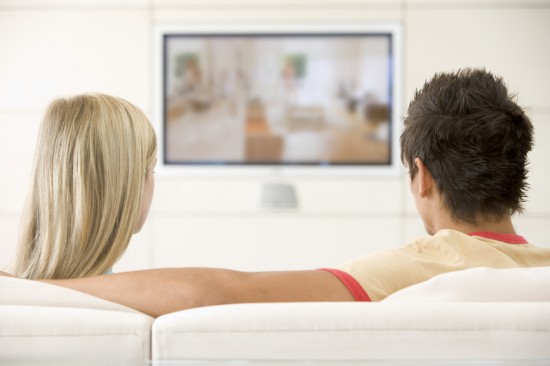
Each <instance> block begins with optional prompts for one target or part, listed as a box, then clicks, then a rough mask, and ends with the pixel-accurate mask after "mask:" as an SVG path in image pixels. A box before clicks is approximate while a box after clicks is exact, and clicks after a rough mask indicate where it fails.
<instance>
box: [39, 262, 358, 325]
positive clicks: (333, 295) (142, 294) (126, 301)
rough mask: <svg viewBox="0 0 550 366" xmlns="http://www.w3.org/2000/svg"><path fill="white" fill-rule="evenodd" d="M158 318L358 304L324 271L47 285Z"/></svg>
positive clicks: (158, 273) (165, 274) (195, 272)
mask: <svg viewBox="0 0 550 366" xmlns="http://www.w3.org/2000/svg"><path fill="white" fill-rule="evenodd" d="M42 281H43V282H47V283H50V284H54V285H59V286H63V287H68V288H71V289H74V290H78V291H81V292H85V293H88V294H91V295H94V296H97V297H100V298H103V299H106V300H109V301H113V302H116V303H119V304H122V305H126V306H129V307H131V308H134V309H136V310H139V311H141V312H143V313H146V314H149V315H151V316H154V317H157V316H160V315H163V314H167V313H171V312H174V311H178V310H183V309H189V308H194V307H200V306H209V305H220V304H232V303H254V302H296V301H353V297H352V295H351V294H350V293H349V292H348V290H347V289H346V287H345V286H344V285H343V284H342V283H341V282H340V280H338V279H337V278H336V277H334V276H333V275H332V274H330V273H328V272H325V271H317V270H315V271H286V272H238V271H232V270H225V269H212V268H169V269H155V270H144V271H136V272H124V273H118V274H112V275H103V276H96V277H88V278H79V279H70V280H42Z"/></svg>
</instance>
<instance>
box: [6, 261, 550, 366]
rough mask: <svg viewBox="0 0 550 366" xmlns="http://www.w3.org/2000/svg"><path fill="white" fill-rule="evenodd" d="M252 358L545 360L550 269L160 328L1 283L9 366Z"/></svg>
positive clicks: (189, 317)
mask: <svg viewBox="0 0 550 366" xmlns="http://www.w3.org/2000/svg"><path fill="white" fill-rule="evenodd" d="M255 360H256V361H258V360H261V361H262V362H264V364H268V363H270V362H271V363H275V364H276V363H277V362H280V361H281V362H282V361H285V362H288V361H296V362H298V363H303V362H308V363H309V362H315V361H319V363H323V364H333V363H334V364H336V363H338V362H344V363H345V362H347V361H352V362H350V363H353V362H357V361H372V362H377V361H384V362H386V361H400V362H404V361H407V362H411V361H413V362H414V361H416V362H420V364H422V363H423V362H425V363H430V362H435V361H455V362H456V361H457V360H458V361H465V362H468V363H472V362H481V363H484V362H485V363H486V362H489V361H491V362H492V361H503V362H509V361H517V362H519V363H520V364H531V363H534V362H537V363H545V362H550V267H539V268H511V269H489V268H476V269H470V270H464V271H459V272H453V273H447V274H443V275H439V276H436V277H434V278H432V279H431V280H428V281H426V282H423V283H420V284H417V285H414V286H411V287H409V288H406V289H403V290H401V291H399V292H397V293H395V294H393V295H391V296H389V297H388V298H386V299H384V300H383V301H381V302H377V303H368V302H367V303H359V302H336V303H329V302H326V303H324V302H319V303H261V304H234V305H220V306H210V307H202V308H195V309H189V310H182V311H178V312H175V313H171V314H167V315H164V316H161V317H159V318H156V319H155V318H152V317H150V316H148V315H146V314H143V313H140V312H138V311H135V310H133V309H129V308H127V307H124V306H121V305H118V304H115V303H111V302H108V301H104V300H102V299H99V298H96V297H93V296H90V295H87V294H84V293H80V292H77V291H73V290H69V289H66V288H62V287H58V286H53V285H48V284H44V283H40V282H35V281H29V280H23V279H17V278H11V277H0V364H2V365H4V364H10V363H15V364H21V363H30V364H32V363H34V362H37V363H39V364H44V363H47V364H50V363H51V364H74V365H76V364H90V365H108V364H113V365H126V364H132V365H136V364H151V363H153V364H155V363H158V364H164V361H166V362H167V363H168V364H170V363H172V362H175V361H181V362H184V363H187V362H193V361H197V362H198V363H199V364H201V363H205V362H206V363H207V364H208V363H209V362H222V361H223V362H225V361H248V362H252V364H254V361H255ZM262 362H260V363H259V364H262ZM313 364H314V363H313Z"/></svg>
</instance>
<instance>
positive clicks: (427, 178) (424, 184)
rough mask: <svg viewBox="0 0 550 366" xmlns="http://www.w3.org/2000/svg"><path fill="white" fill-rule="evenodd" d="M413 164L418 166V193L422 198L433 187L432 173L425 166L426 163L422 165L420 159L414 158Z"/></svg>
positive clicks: (428, 193) (427, 194)
mask: <svg viewBox="0 0 550 366" xmlns="http://www.w3.org/2000/svg"><path fill="white" fill-rule="evenodd" d="M414 164H415V165H416V167H417V168H418V172H417V173H416V174H417V175H418V177H417V179H418V194H419V195H420V197H423V198H424V197H428V196H429V195H430V193H431V192H432V190H433V187H434V179H433V177H432V174H431V173H430V171H429V170H428V168H426V165H424V162H423V161H422V159H420V158H416V159H414Z"/></svg>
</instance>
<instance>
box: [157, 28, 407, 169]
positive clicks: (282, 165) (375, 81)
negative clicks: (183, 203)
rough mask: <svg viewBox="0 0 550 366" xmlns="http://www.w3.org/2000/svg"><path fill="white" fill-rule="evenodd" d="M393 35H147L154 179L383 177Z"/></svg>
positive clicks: (287, 31)
mask: <svg viewBox="0 0 550 366" xmlns="http://www.w3.org/2000/svg"><path fill="white" fill-rule="evenodd" d="M398 31H399V28H398V27H397V26H392V25H385V26H382V25H377V26H345V27H336V26H335V27H329V26H323V27H306V26H301V27H290V26H285V27H269V28H266V27H232V28H227V27H226V28H224V29H220V28H219V27H218V28H216V27H202V28H201V27H192V28H189V27H188V28H182V27H165V28H159V30H158V32H157V33H158V34H157V43H158V52H159V53H160V58H159V60H158V69H159V72H158V76H159V77H158V79H159V81H160V83H159V85H158V88H159V93H156V94H157V98H159V99H158V100H157V103H158V108H157V109H158V112H159V113H158V119H159V132H160V133H159V139H160V140H161V141H160V142H161V144H160V145H161V148H160V149H159V150H160V151H159V152H160V159H159V161H160V162H161V163H162V164H161V165H162V168H164V169H168V170H173V171H187V172H189V171H195V172H196V171H199V172H200V171H210V170H211V168H214V169H215V168H219V167H223V168H226V169H225V170H224V171H226V172H227V171H228V170H229V171H257V170H258V168H260V169H263V168H265V169H268V170H269V169H275V170H277V171H287V170H290V171H299V172H319V171H327V169H329V170H330V171H332V172H333V171H335V170H341V171H350V169H351V170H352V171H353V172H358V170H357V169H356V168H361V170H362V171H363V172H381V171H382V172H393V171H395V168H396V166H397V161H398V160H399V157H398V156H397V155H398V154H397V153H396V151H397V146H396V142H397V139H396V136H397V134H398V129H399V127H398V126H399V125H400V123H399V122H400V109H399V100H398V99H399V89H400V88H399V79H400V73H399V64H400V56H399V54H400V52H399V42H400V41H399V32H398ZM227 168H228V169H227Z"/></svg>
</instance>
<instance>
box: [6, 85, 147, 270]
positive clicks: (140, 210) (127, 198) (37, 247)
mask: <svg viewBox="0 0 550 366" xmlns="http://www.w3.org/2000/svg"><path fill="white" fill-rule="evenodd" d="M155 156H156V138H155V133H154V130H153V128H152V126H151V124H150V123H149V121H148V119H147V117H146V116H145V115H144V113H143V112H142V111H141V110H139V109H138V108H137V107H135V106H134V105H132V104H131V103H129V102H127V101H126V100H123V99H120V98H116V97H112V96H108V95H104V94H83V95H78V96H74V97H71V98H62V99H57V100H55V101H54V102H53V103H51V105H50V106H49V108H48V110H47V112H46V114H45V116H44V120H43V122H42V126H41V129H40V134H39V138H38V144H37V148H36V155H35V165H34V175H33V179H32V188H31V191H30V195H29V197H28V202H27V207H26V209H25V214H24V218H23V224H22V235H21V240H20V243H19V248H18V253H17V259H16V264H15V275H16V276H18V277H22V278H28V279H69V278H80V277H88V276H94V275H99V274H103V273H108V272H109V271H110V269H111V268H112V266H113V265H114V264H115V263H116V262H117V260H118V259H119V258H120V257H121V256H122V254H123V253H124V251H125V250H126V248H127V246H128V243H129V242H130V238H131V236H132V234H133V233H136V232H138V231H139V230H140V229H141V227H142V225H143V223H144V222H145V219H146V217H147V213H148V211H149V207H150V204H151V199H152V195H153V189H154V182H153V168H154V164H155V163H156V158H155Z"/></svg>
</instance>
